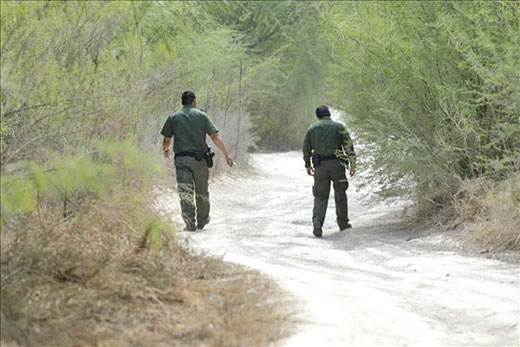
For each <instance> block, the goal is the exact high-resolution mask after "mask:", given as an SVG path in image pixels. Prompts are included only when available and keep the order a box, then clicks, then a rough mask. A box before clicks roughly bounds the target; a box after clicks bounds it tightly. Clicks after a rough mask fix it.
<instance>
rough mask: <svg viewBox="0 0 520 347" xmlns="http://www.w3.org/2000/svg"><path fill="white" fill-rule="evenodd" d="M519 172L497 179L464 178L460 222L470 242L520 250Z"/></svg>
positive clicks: (499, 248)
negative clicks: (498, 180) (467, 179)
mask: <svg viewBox="0 0 520 347" xmlns="http://www.w3.org/2000/svg"><path fill="white" fill-rule="evenodd" d="M519 206H520V174H519V173H516V174H512V175H511V176H510V177H509V178H508V179H506V180H504V181H501V182H494V181H491V180H486V179H478V180H471V181H465V182H464V185H463V190H462V194H461V198H460V199H459V201H458V203H457V204H456V209H457V212H458V218H457V221H458V223H459V224H460V225H464V226H465V229H466V231H467V232H468V235H469V241H470V242H471V243H473V244H476V245H478V246H479V247H484V248H487V249H489V250H494V251H520V229H519V227H518V226H519V225H520V208H519Z"/></svg>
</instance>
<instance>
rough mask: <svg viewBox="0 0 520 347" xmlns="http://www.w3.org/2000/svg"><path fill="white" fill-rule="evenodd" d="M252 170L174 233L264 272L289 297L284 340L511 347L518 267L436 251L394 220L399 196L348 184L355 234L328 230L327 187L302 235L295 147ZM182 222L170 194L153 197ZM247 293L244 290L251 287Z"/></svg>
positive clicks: (217, 186)
mask: <svg viewBox="0 0 520 347" xmlns="http://www.w3.org/2000/svg"><path fill="white" fill-rule="evenodd" d="M252 161H253V163H252V164H253V167H254V168H255V171H256V172H257V174H255V175H253V176H250V177H248V178H240V179H238V178H232V177H224V178H221V179H218V180H217V181H215V182H213V183H212V184H211V185H210V194H211V202H212V212H211V218H212V220H211V223H210V224H209V225H208V226H207V227H206V229H205V230H204V231H203V232H196V233H185V232H183V233H182V234H183V237H185V238H187V239H188V240H189V242H190V243H191V244H192V245H193V246H194V247H195V248H197V249H202V250H205V251H206V252H208V253H210V254H214V255H221V256H223V257H224V260H227V261H230V262H235V263H239V264H243V265H246V266H249V267H252V268H255V269H258V270H260V271H262V272H264V273H265V274H267V275H269V276H271V277H272V278H273V279H274V280H276V281H277V282H278V283H279V284H280V285H281V286H282V287H283V288H285V289H286V290H287V291H288V293H289V295H290V296H292V298H293V299H295V300H294V301H295V305H294V306H295V307H294V310H295V316H296V319H297V321H298V323H297V326H296V329H295V332H294V334H293V335H291V336H290V337H288V338H287V339H285V340H283V341H279V343H277V345H278V344H279V345H282V346H439V345H450V346H518V345H519V344H520V342H519V341H520V333H519V321H520V312H519V305H520V301H519V298H520V290H519V276H520V269H519V268H518V266H517V265H511V264H507V263H502V262H499V261H496V260H491V259H485V258H482V257H467V256H462V255H459V254H456V253H454V252H450V251H439V247H434V246H438V245H439V244H440V243H441V242H442V241H443V240H442V239H443V236H442V235H440V234H438V233H431V232H424V231H423V232H417V231H413V230H411V229H410V228H407V227H406V226H405V225H404V224H401V223H399V222H398V216H400V214H401V211H402V209H403V207H404V204H405V203H404V202H400V203H394V204H393V205H392V204H388V203H382V202H375V201H374V199H372V192H371V191H370V188H367V189H364V190H362V191H359V192H356V190H355V189H353V188H355V186H356V178H354V179H352V180H351V188H349V190H348V196H349V208H350V212H349V214H350V219H351V222H352V224H353V226H354V228H353V229H350V230H346V231H338V230H337V226H336V223H335V212H334V200H333V194H332V193H331V200H330V203H329V211H328V215H327V220H326V223H325V227H324V237H323V238H321V239H318V238H315V237H314V236H313V235H312V224H311V212H312V194H311V187H312V178H311V177H309V176H307V175H306V174H305V169H304V168H303V161H302V159H301V154H300V153H296V152H289V153H275V154H256V155H253V158H252ZM157 203H158V205H160V207H161V209H166V210H167V211H168V213H171V214H172V218H173V219H174V220H177V221H178V220H179V219H180V211H179V202H178V198H177V196H176V195H175V194H174V193H169V194H164V193H163V194H162V195H161V196H160V197H159V199H158V200H157ZM253 290H254V289H253Z"/></svg>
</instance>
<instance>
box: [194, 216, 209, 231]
mask: <svg viewBox="0 0 520 347" xmlns="http://www.w3.org/2000/svg"><path fill="white" fill-rule="evenodd" d="M208 224H209V216H208V218H206V219H205V220H204V222H202V223H201V222H199V223H197V229H199V230H202V229H204V227H205V226H206V225H208Z"/></svg>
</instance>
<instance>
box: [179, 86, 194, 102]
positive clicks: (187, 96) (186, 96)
mask: <svg viewBox="0 0 520 347" xmlns="http://www.w3.org/2000/svg"><path fill="white" fill-rule="evenodd" d="M193 100H195V93H194V92H192V91H191V90H187V91H185V92H184V93H182V96H181V101H182V104H183V105H191V103H192V102H193Z"/></svg>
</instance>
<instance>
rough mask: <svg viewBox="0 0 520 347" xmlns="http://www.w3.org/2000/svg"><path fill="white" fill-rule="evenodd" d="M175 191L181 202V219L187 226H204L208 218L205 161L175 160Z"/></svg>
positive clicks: (208, 205) (187, 158)
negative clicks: (176, 190)
mask: <svg viewBox="0 0 520 347" xmlns="http://www.w3.org/2000/svg"><path fill="white" fill-rule="evenodd" d="M175 169H176V172H177V189H178V191H179V198H180V200H181V211H182V219H183V220H184V223H186V225H187V226H195V225H196V224H195V222H197V223H198V224H205V223H206V222H207V219H208V218H209V209H210V204H209V192H208V179H209V169H208V166H207V164H206V161H205V160H201V161H197V160H196V159H195V158H192V157H179V158H176V159H175Z"/></svg>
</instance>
